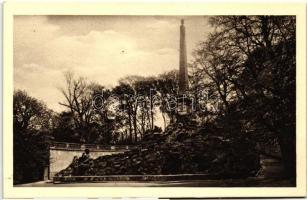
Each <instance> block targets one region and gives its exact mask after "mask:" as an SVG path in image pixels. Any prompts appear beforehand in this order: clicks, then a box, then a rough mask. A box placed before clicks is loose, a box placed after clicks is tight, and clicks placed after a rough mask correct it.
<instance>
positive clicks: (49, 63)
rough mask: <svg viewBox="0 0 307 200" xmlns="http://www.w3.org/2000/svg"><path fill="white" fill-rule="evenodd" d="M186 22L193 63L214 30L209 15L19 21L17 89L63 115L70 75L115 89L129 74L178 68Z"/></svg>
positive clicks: (16, 35)
mask: <svg viewBox="0 0 307 200" xmlns="http://www.w3.org/2000/svg"><path fill="white" fill-rule="evenodd" d="M181 18H184V19H185V25H186V41H187V52H188V60H191V59H192V51H193V49H194V48H195V46H196V45H197V43H198V42H199V41H201V40H205V39H206V36H207V34H208V32H210V31H211V28H210V26H209V25H208V21H207V18H206V17H203V16H189V17H175V16H172V17H166V16H163V17H161V16H155V17H152V16H142V17H133V16H129V17H128V16H15V17H14V88H15V89H23V90H26V91H27V92H28V93H29V94H30V95H31V96H33V97H36V98H38V99H40V100H42V101H44V102H45V103H46V104H47V106H48V107H49V108H51V109H53V110H55V111H61V110H64V107H62V106H60V105H59V104H58V102H60V101H62V100H63V97H62V95H61V93H60V92H59V90H58V89H57V88H58V87H61V86H62V85H63V84H64V78H63V73H64V72H65V71H74V73H75V74H76V75H78V76H79V75H80V76H84V77H87V78H88V79H89V80H92V81H95V82H98V83H100V84H103V85H105V86H109V87H112V86H114V85H116V84H117V81H118V80H119V79H120V78H123V77H125V76H127V75H142V76H150V75H157V74H159V73H162V72H166V71H169V70H173V69H178V63H179V26H180V19H181Z"/></svg>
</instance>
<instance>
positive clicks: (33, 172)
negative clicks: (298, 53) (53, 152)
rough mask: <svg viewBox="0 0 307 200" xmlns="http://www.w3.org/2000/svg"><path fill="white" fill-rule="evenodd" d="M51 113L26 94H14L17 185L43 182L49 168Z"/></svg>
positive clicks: (20, 92)
mask: <svg viewBox="0 0 307 200" xmlns="http://www.w3.org/2000/svg"><path fill="white" fill-rule="evenodd" d="M52 115H53V113H52V111H51V110H49V109H48V108H47V107H46V105H45V104H44V103H42V102H40V101H38V100H37V99H35V98H32V97H30V96H29V95H28V94H27V93H26V92H25V91H20V90H18V91H15V92H14V100H13V131H14V137H13V139H14V153H13V154H14V156H13V162H14V164H13V165H14V175H13V176H14V183H23V182H30V181H37V180H40V179H41V178H42V176H43V173H44V167H45V166H47V165H48V164H49V160H48V155H49V154H48V153H49V152H48V148H47V147H48V143H49V141H50V139H51V138H50V133H51V132H50V130H51V129H52V127H53V124H52Z"/></svg>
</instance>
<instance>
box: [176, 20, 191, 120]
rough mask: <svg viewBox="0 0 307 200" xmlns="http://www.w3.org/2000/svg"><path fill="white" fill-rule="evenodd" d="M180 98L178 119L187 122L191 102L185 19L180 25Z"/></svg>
mask: <svg viewBox="0 0 307 200" xmlns="http://www.w3.org/2000/svg"><path fill="white" fill-rule="evenodd" d="M178 86H179V91H178V95H179V96H178V100H177V103H178V104H177V106H178V107H177V114H178V115H177V120H178V122H186V121H187V119H186V118H187V116H188V114H189V113H190V105H189V104H190V103H189V100H188V97H187V91H188V87H189V85H188V69H187V49H186V41H185V26H184V20H183V19H182V20H181V25H180V53H179V74H178Z"/></svg>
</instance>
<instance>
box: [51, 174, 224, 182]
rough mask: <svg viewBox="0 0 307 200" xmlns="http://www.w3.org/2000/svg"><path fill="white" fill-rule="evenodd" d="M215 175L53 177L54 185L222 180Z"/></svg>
mask: <svg viewBox="0 0 307 200" xmlns="http://www.w3.org/2000/svg"><path fill="white" fill-rule="evenodd" d="M220 178H221V177H219V176H218V175H213V174H172V175H109V176H62V177H57V176H55V177H53V183H55V184H56V183H73V182H77V183H79V182H104V181H176V180H205V179H220Z"/></svg>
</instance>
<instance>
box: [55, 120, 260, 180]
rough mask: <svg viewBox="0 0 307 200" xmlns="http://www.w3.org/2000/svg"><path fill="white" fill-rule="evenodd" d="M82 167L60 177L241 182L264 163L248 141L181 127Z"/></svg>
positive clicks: (65, 171)
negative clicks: (203, 177) (195, 177)
mask: <svg viewBox="0 0 307 200" xmlns="http://www.w3.org/2000/svg"><path fill="white" fill-rule="evenodd" d="M81 165H82V169H83V170H81V174H80V170H78V168H79V165H78V164H76V162H73V163H72V164H71V165H70V166H69V167H67V168H66V169H64V170H62V171H60V172H59V173H58V174H57V175H56V176H71V175H86V176H91V175H95V176H103V175H142V174H143V175H144V174H201V173H208V174H216V175H218V176H220V177H221V178H226V177H232V178H241V177H248V176H253V175H255V174H256V173H257V172H258V170H259V168H260V161H259V155H258V154H257V153H256V151H255V147H254V145H253V144H252V143H251V142H250V141H249V140H247V139H246V138H243V137H242V138H236V139H226V138H223V137H221V136H215V135H213V134H209V133H205V132H204V131H203V130H202V129H196V128H195V126H188V125H186V126H184V127H183V126H182V125H181V124H177V125H173V126H169V127H168V129H167V130H166V131H165V132H163V133H159V132H151V133H148V134H147V135H145V136H144V138H143V140H142V142H141V144H140V145H139V146H138V148H136V149H134V150H131V151H129V152H125V153H123V154H116V155H107V156H101V157H98V158H97V159H94V160H90V161H89V162H88V163H87V164H81ZM84 166H86V167H85V170H84Z"/></svg>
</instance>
